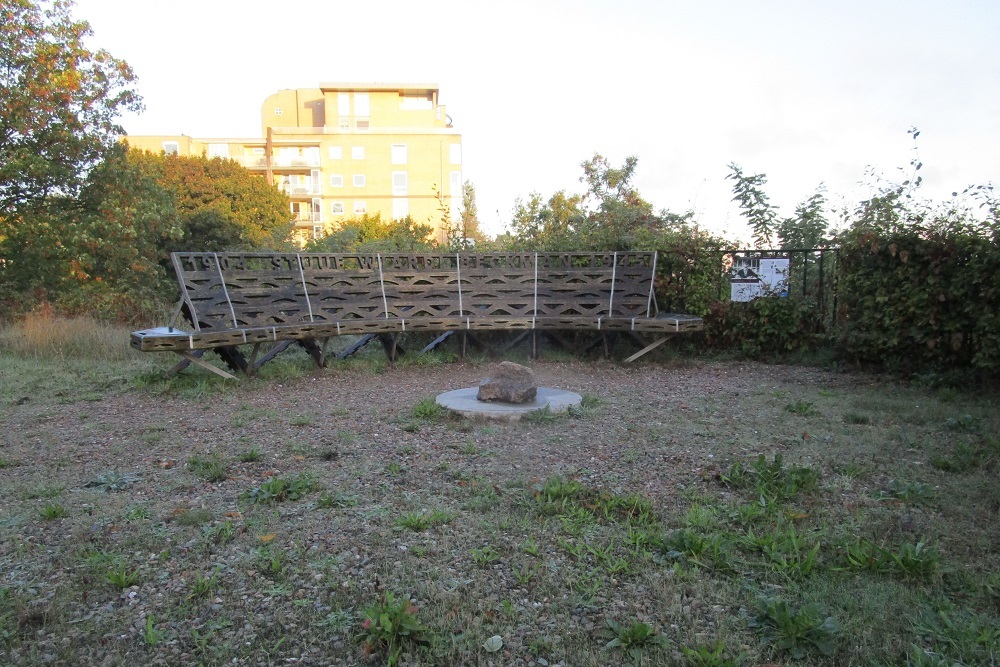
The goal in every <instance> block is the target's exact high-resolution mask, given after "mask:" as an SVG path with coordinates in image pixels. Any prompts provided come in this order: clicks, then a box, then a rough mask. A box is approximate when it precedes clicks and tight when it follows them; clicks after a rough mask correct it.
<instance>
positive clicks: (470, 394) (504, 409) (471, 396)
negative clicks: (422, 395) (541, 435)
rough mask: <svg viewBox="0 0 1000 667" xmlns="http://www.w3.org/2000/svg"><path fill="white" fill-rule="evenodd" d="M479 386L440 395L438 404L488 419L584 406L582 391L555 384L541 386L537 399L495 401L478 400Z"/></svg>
mask: <svg viewBox="0 0 1000 667" xmlns="http://www.w3.org/2000/svg"><path fill="white" fill-rule="evenodd" d="M478 393H479V387H469V388H468V389H456V390H454V391H446V392H444V393H443V394H438V397H437V403H438V405H440V406H441V407H443V408H445V409H448V410H451V411H452V412H457V413H458V414H461V415H464V416H466V417H485V418H487V419H511V420H514V419H520V418H521V417H523V416H524V415H526V414H528V413H529V412H534V411H535V410H541V409H542V408H544V407H546V406H547V407H548V408H549V410H550V411H552V412H566V411H567V410H569V409H570V408H571V407H576V406H578V405H580V401H581V396H580V394H577V393H574V392H572V391H565V390H563V389H553V388H552V387H539V388H538V394H537V396H535V400H534V401H531V402H529V403H491V402H488V401H480V400H477V399H476V394H478Z"/></svg>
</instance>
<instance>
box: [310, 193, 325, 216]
mask: <svg viewBox="0 0 1000 667" xmlns="http://www.w3.org/2000/svg"><path fill="white" fill-rule="evenodd" d="M312 221H313V222H322V221H323V200H322V199H320V198H319V197H314V198H313V200H312Z"/></svg>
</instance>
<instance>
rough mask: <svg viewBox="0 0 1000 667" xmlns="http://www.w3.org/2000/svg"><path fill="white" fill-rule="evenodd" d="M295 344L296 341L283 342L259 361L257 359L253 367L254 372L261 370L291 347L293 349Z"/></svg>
mask: <svg viewBox="0 0 1000 667" xmlns="http://www.w3.org/2000/svg"><path fill="white" fill-rule="evenodd" d="M294 342H295V341H294V340H283V341H281V342H280V343H277V344H276V345H274V346H273V347H272V348H271V349H270V350H268V351H267V352H265V353H264V356H263V357H260V358H259V359H257V361H255V362H254V365H253V368H254V370H257V369H259V368H260V367H261V366H263V365H264V364H266V363H267V362H269V361H271V359H274V358H275V357H276V356H278V355H279V354H281V353H282V352H284V351H285V350H287V349H288V348H289V347H291V345H292V343H294Z"/></svg>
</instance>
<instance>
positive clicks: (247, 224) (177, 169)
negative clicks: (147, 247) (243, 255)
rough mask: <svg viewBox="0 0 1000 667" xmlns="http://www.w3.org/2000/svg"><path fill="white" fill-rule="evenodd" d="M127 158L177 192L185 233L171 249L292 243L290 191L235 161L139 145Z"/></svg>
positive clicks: (265, 246)
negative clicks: (155, 150)
mask: <svg viewBox="0 0 1000 667" xmlns="http://www.w3.org/2000/svg"><path fill="white" fill-rule="evenodd" d="M128 157H129V161H130V162H131V163H132V164H135V165H136V166H137V167H138V168H140V169H141V170H142V171H143V172H144V173H146V174H148V175H150V176H151V177H152V178H154V179H155V180H156V182H157V183H159V184H160V186H161V187H163V188H164V189H166V190H167V191H168V192H170V193H171V194H172V195H173V197H174V201H175V204H176V208H177V213H178V214H179V216H180V220H181V228H182V236H181V237H180V238H179V239H177V240H176V241H174V242H173V243H172V245H171V247H170V248H168V250H187V251H208V250H264V249H278V248H281V247H283V246H284V245H285V244H286V243H287V242H288V239H289V235H290V234H291V231H292V214H291V210H290V209H289V205H288V201H289V200H288V196H287V195H285V194H284V193H283V192H281V191H280V190H278V189H277V188H275V187H273V186H271V185H268V183H267V182H266V181H265V180H264V179H262V178H260V177H258V176H255V175H253V174H251V173H250V172H249V171H248V170H247V169H246V168H245V167H243V166H241V165H239V164H237V163H236V162H235V161H233V160H224V159H222V158H218V157H215V158H207V157H205V156H181V155H164V154H162V153H161V154H159V155H157V154H154V153H151V152H149V151H141V150H137V149H133V150H131V151H129V156H128Z"/></svg>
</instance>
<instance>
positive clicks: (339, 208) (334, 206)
mask: <svg viewBox="0 0 1000 667" xmlns="http://www.w3.org/2000/svg"><path fill="white" fill-rule="evenodd" d="M330 213H333V214H334V215H343V214H344V202H342V201H335V202H331V203H330Z"/></svg>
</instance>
